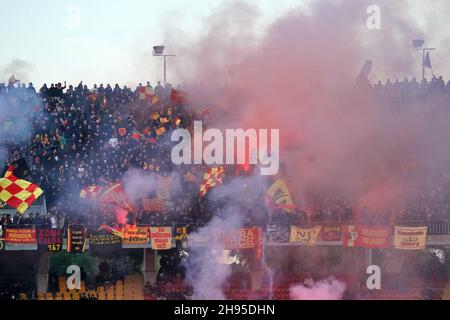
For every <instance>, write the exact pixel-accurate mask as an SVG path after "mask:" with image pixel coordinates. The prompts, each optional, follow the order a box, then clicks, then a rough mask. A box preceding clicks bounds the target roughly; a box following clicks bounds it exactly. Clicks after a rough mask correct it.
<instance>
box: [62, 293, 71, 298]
mask: <svg viewBox="0 0 450 320" xmlns="http://www.w3.org/2000/svg"><path fill="white" fill-rule="evenodd" d="M62 296H63V299H64V300H72V295H71V294H70V292H63V294H62Z"/></svg>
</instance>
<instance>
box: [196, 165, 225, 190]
mask: <svg viewBox="0 0 450 320" xmlns="http://www.w3.org/2000/svg"><path fill="white" fill-rule="evenodd" d="M224 172H225V167H224V166H220V167H213V168H209V169H208V170H206V172H205V174H204V175H203V181H202V184H201V185H200V191H199V193H198V195H199V197H200V198H203V197H204V196H205V195H206V193H208V191H209V190H211V189H212V188H214V187H216V186H217V185H218V184H221V183H222V178H223V175H224Z"/></svg>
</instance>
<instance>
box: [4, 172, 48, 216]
mask: <svg viewBox="0 0 450 320" xmlns="http://www.w3.org/2000/svg"><path fill="white" fill-rule="evenodd" d="M13 170H14V168H13V167H12V166H10V167H9V168H8V170H7V171H6V173H5V176H4V177H3V178H1V179H0V200H1V201H3V202H4V203H6V204H8V205H10V206H11V207H13V208H16V209H17V211H19V212H20V213H24V212H25V211H26V210H27V209H28V208H29V207H30V206H31V204H32V203H33V202H34V201H35V200H36V199H37V198H39V197H40V196H41V194H42V193H43V191H42V189H41V188H39V186H37V185H36V184H34V183H31V182H29V181H26V180H23V179H19V178H17V177H16V176H14V175H13Z"/></svg>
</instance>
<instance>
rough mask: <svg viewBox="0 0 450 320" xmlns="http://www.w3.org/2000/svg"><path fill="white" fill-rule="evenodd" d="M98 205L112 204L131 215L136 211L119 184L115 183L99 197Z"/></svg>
mask: <svg viewBox="0 0 450 320" xmlns="http://www.w3.org/2000/svg"><path fill="white" fill-rule="evenodd" d="M100 203H101V204H102V205H106V204H112V205H114V206H116V207H119V208H122V209H125V210H128V211H131V212H133V213H134V212H136V209H135V208H134V207H133V204H132V203H131V201H130V199H129V198H128V195H127V194H126V193H125V190H124V189H123V187H122V184H120V183H115V184H113V185H111V186H110V187H108V188H106V191H104V192H103V193H102V195H101V196H100Z"/></svg>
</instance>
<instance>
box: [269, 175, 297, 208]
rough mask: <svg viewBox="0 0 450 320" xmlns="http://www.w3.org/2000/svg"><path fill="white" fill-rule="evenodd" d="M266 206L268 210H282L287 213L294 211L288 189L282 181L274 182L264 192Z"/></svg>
mask: <svg viewBox="0 0 450 320" xmlns="http://www.w3.org/2000/svg"><path fill="white" fill-rule="evenodd" d="M266 205H267V207H269V208H274V209H283V210H284V211H286V212H288V213H290V212H292V210H293V209H295V206H294V202H293V201H292V198H291V195H290V193H289V189H288V187H287V185H286V183H285V182H284V181H283V180H282V179H278V180H277V181H275V182H274V183H273V184H272V186H271V187H270V188H269V189H268V190H267V191H266Z"/></svg>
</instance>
